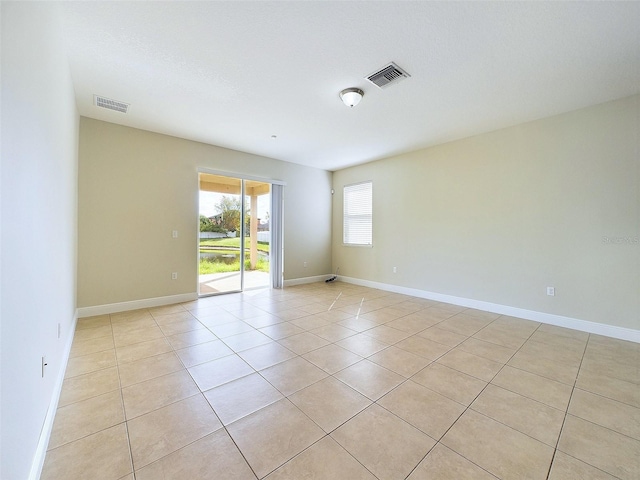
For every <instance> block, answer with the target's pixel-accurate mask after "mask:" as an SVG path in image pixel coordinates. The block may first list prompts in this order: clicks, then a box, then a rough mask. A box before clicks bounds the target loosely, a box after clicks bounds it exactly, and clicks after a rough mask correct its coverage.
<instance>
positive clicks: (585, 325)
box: [339, 275, 640, 343]
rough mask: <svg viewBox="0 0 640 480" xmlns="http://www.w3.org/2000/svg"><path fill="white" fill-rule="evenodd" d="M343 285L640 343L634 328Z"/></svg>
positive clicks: (449, 297)
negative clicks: (423, 299) (424, 299)
mask: <svg viewBox="0 0 640 480" xmlns="http://www.w3.org/2000/svg"><path fill="white" fill-rule="evenodd" d="M339 280H340V281H343V282H345V283H352V284H354V285H360V286H363V287H371V288H377V289H380V290H385V291H388V292H394V293H402V294H404V295H411V296H412V297H419V298H426V299H427V300H434V301H437V302H444V303H452V304H454V305H460V306H462V307H467V308H475V309H478V310H484V311H487V312H493V313H499V314H500V315H509V316H511V317H518V318H524V319H526V320H532V321H534V322H541V323H547V324H549V325H556V326H558V327H565V328H571V329H573V330H580V331H582V332H588V333H595V334H598V335H604V336H605V337H612V338H618V339H620V340H627V341H630V342H635V343H640V330H634V329H632V328H626V327H617V326H615V325H607V324H604V323H596V322H590V321H588V320H580V319H578V318H571V317H564V316H562V315H554V314H552V313H544V312H537V311H535V310H526V309H524V308H518V307H510V306H508V305H500V304H497V303H490V302H483V301H481V300H473V299H470V298H463V297H455V296H453V295H445V294H442V293H435V292H428V291H426V290H418V289H416V288H409V287H401V286H398V285H391V284H387V283H380V282H373V281H370V280H361V279H359V278H351V277H345V276H344V275H340V277H339Z"/></svg>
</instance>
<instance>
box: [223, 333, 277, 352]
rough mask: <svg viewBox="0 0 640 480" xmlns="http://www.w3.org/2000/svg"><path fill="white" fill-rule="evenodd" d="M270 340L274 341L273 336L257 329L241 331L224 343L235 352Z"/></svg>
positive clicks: (227, 338)
mask: <svg viewBox="0 0 640 480" xmlns="http://www.w3.org/2000/svg"><path fill="white" fill-rule="evenodd" d="M270 342H273V340H272V339H271V338H269V337H268V336H267V335H265V334H264V333H261V332H259V331H257V330H253V331H251V332H245V333H240V334H238V335H233V336H231V337H226V338H225V339H224V343H226V344H227V346H228V347H229V348H231V349H232V350H233V351H235V352H241V351H243V350H249V349H250V348H253V347H257V346H260V345H264V344H265V343H270Z"/></svg>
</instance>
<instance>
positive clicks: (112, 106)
mask: <svg viewBox="0 0 640 480" xmlns="http://www.w3.org/2000/svg"><path fill="white" fill-rule="evenodd" d="M93 101H94V103H95V105H96V107H102V108H108V109H109V110H115V111H116V112H120V113H127V110H128V109H129V104H128V103H123V102H118V101H116V100H111V99H110V98H105V97H101V96H100V95H94V96H93Z"/></svg>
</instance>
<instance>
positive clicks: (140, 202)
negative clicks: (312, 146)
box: [78, 117, 331, 307]
mask: <svg viewBox="0 0 640 480" xmlns="http://www.w3.org/2000/svg"><path fill="white" fill-rule="evenodd" d="M198 168H211V169H216V170H221V171H225V172H229V173H230V174H232V175H233V174H239V175H242V174H244V175H254V176H258V177H262V178H269V179H277V180H282V181H284V182H286V184H287V185H286V187H285V194H284V195H285V219H284V225H285V238H284V244H285V258H284V270H285V279H295V278H302V277H308V276H314V275H324V274H327V273H328V272H329V271H330V267H331V233H330V228H331V192H330V191H331V173H330V172H327V171H324V170H318V169H314V168H309V167H303V166H300V165H296V164H292V163H287V162H282V161H278V160H273V159H269V158H264V157H258V156H255V155H250V154H247V153H242V152H238V151H234V150H228V149H224V148H220V147H215V146H211V145H206V144H202V143H197V142H192V141H188V140H183V139H179V138H176V137H170V136H166V135H160V134H156V133H151V132H147V131H143V130H137V129H133V128H129V127H123V126H118V125H115V124H111V123H106V122H101V121H97V120H92V119H89V118H84V117H82V118H81V121H80V150H79V193H78V195H79V198H78V306H79V307H89V306H98V305H105V304H111V303H119V302H126V301H133V300H142V299H148V298H155V297H163V296H169V295H178V294H184V293H195V292H196V289H197V232H198V225H199V224H198V177H197V171H198ZM172 230H178V232H179V234H178V238H177V239H173V238H172V237H171V232H172ZM305 261H306V262H307V265H308V266H307V267H306V268H304V267H303V263H304V262H305ZM171 272H178V280H171Z"/></svg>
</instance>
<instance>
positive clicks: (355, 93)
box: [340, 88, 364, 108]
mask: <svg viewBox="0 0 640 480" xmlns="http://www.w3.org/2000/svg"><path fill="white" fill-rule="evenodd" d="M362 97H364V92H363V91H362V90H360V89H359V88H345V89H344V90H342V91H341V92H340V98H341V99H342V101H343V102H344V104H345V105H346V106H347V107H351V108H353V107H355V106H356V105H358V104H359V103H360V100H362Z"/></svg>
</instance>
